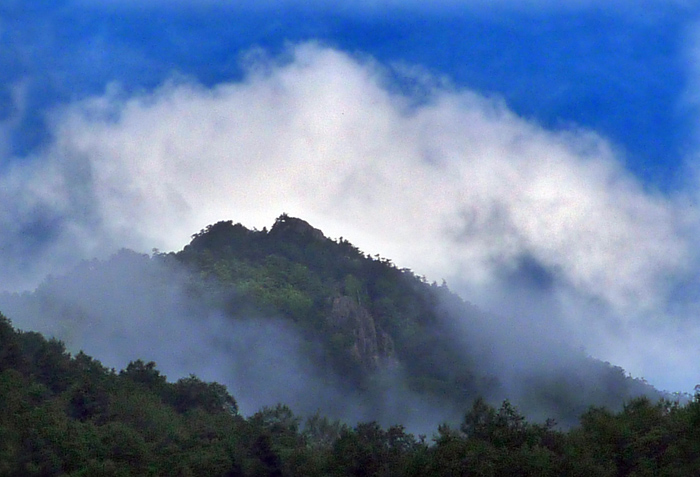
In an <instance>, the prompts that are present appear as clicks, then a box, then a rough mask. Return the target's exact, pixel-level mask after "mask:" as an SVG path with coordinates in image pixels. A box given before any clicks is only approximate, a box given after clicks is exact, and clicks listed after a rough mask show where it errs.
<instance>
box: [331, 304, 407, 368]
mask: <svg viewBox="0 0 700 477" xmlns="http://www.w3.org/2000/svg"><path fill="white" fill-rule="evenodd" d="M328 320H329V321H330V323H331V325H332V326H334V327H336V328H337V329H338V330H339V331H342V332H344V333H348V334H351V335H352V336H353V338H354V342H353V343H352V345H351V347H350V354H351V355H352V357H353V358H355V359H356V360H357V361H358V362H359V363H360V364H361V366H362V367H363V368H364V369H366V370H374V369H377V368H379V367H385V366H392V365H393V364H395V363H396V358H395V355H394V340H392V338H391V336H389V334H388V333H386V332H385V331H383V330H382V329H381V328H380V327H379V326H378V325H377V324H376V323H375V321H374V318H373V317H372V315H371V314H370V313H369V311H367V309H366V308H364V307H363V306H361V305H360V304H358V303H357V302H356V301H355V300H353V299H352V298H350V297H348V296H339V297H336V298H334V299H333V303H332V307H331V314H330V316H329V317H328Z"/></svg>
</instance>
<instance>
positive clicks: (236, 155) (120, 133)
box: [0, 43, 700, 414]
mask: <svg viewBox="0 0 700 477" xmlns="http://www.w3.org/2000/svg"><path fill="white" fill-rule="evenodd" d="M243 64H244V69H245V74H244V75H243V78H242V79H241V80H240V81H234V82H224V83H219V84H216V85H213V86H205V85H203V84H200V83H198V82H196V81H194V80H191V79H188V78H182V77H174V78H173V79H171V80H170V81H168V82H166V83H165V84H163V85H161V86H160V87H159V88H158V89H157V90H155V91H152V92H143V91H142V92H139V93H134V92H133V91H129V90H127V89H123V88H121V87H120V86H119V84H112V85H110V86H109V87H107V88H106V90H105V91H104V93H103V94H100V95H98V96H94V97H91V98H89V99H86V100H80V101H75V102H71V103H68V104H65V105H63V106H61V107H56V108H55V109H54V110H53V111H52V112H51V114H50V115H49V116H48V124H49V130H50V136H51V140H50V141H49V142H48V143H47V144H46V145H45V146H44V147H42V148H41V149H39V150H35V151H33V152H32V153H30V154H28V155H27V156H26V157H22V158H18V157H9V158H5V161H4V162H5V166H4V168H3V171H2V174H1V175H0V201H2V203H3V204H4V207H3V209H2V211H0V249H1V250H2V254H1V255H0V279H1V280H2V283H3V284H4V287H5V288H6V289H9V290H15V291H21V290H23V289H33V288H34V287H36V286H37V285H38V284H39V283H41V281H42V280H43V279H44V277H45V276H46V275H48V274H50V273H53V274H62V273H67V272H68V271H69V270H71V269H72V267H73V266H75V264H76V263H78V262H79V261H80V260H83V259H91V258H93V257H98V258H102V259H104V258H106V257H109V256H110V254H112V253H114V251H115V250H118V249H119V248H121V247H127V248H131V249H134V250H138V251H140V252H147V251H150V250H151V249H152V248H158V249H160V250H166V251H168V250H178V249H180V248H181V247H182V246H183V245H184V244H185V243H187V241H188V238H189V237H190V235H191V234H192V233H194V232H195V231H197V230H200V229H201V228H202V227H204V226H206V225H207V224H211V223H214V222H216V221H219V220H223V219H233V220H234V221H236V222H241V223H243V224H245V225H246V226H248V227H257V228H262V227H265V226H269V225H270V224H271V223H272V222H273V220H274V217H276V216H277V215H279V214H280V213H281V212H287V213H289V214H291V215H294V216H298V217H301V218H303V219H305V220H308V221H309V222H311V223H312V224H313V225H314V226H315V227H318V228H320V229H322V230H323V231H324V233H326V235H328V236H331V237H341V236H342V237H345V238H346V239H348V240H350V241H351V242H352V243H353V244H355V245H357V246H358V247H360V248H361V249H362V250H364V251H366V252H368V253H371V254H375V253H377V254H381V255H382V256H385V257H389V258H391V259H392V260H393V261H394V263H396V264H397V266H399V267H407V268H410V269H412V270H413V271H415V272H416V273H417V274H419V275H425V276H426V277H427V279H428V280H437V281H440V280H442V279H446V280H447V282H448V284H449V285H450V287H451V288H452V289H453V290H455V291H457V292H458V293H459V294H460V295H461V296H462V297H463V298H464V299H466V300H468V301H470V302H472V303H474V304H476V305H478V306H480V307H482V308H483V309H485V310H487V311H489V312H492V313H493V315H494V316H498V317H504V318H502V319H504V320H506V321H503V322H500V323H498V324H494V325H493V327H492V329H491V331H489V333H498V332H499V331H502V333H503V334H502V336H503V338H504V340H505V341H504V342H505V343H518V342H521V341H522V340H523V339H524V337H527V341H528V343H530V342H532V343H533V346H531V347H530V346H528V348H527V349H528V350H531V349H540V350H541V351H542V352H545V351H546V350H547V349H548V347H547V346H536V344H537V340H538V339H539V337H541V336H542V335H543V333H544V334H546V335H547V340H548V341H552V342H565V343H567V345H568V346H570V347H571V348H573V349H579V348H581V349H584V350H585V353H587V354H590V355H592V356H594V357H596V358H599V359H602V360H606V361H610V362H612V363H614V364H616V365H620V366H622V367H623V368H624V369H625V370H627V371H628V372H630V373H632V374H633V375H635V376H639V377H645V378H646V379H647V380H649V382H651V383H652V384H654V385H656V386H658V387H659V388H661V389H667V390H669V391H690V390H692V388H693V386H694V384H695V381H696V379H697V367H696V364H695V363H697V362H698V359H697V358H700V351H698V349H697V346H696V345H695V344H694V342H693V337H696V336H698V330H699V329H700V328H699V327H698V325H697V323H696V322H695V321H694V320H692V319H691V318H692V314H691V311H692V310H694V309H695V305H696V300H697V298H696V297H693V296H692V295H691V294H689V293H686V294H682V293H679V290H681V289H684V288H685V289H692V287H693V285H694V284H697V283H698V277H697V272H696V271H695V270H696V269H697V266H696V265H697V263H698V257H697V250H698V247H697V246H696V241H697V239H696V237H697V234H696V231H697V230H698V221H697V214H696V213H693V210H694V208H695V206H696V203H697V201H696V199H695V196H694V195H693V194H692V193H691V190H690V189H688V190H684V191H680V192H678V193H675V194H673V195H663V194H661V193H659V192H657V191H654V190H650V188H648V187H646V186H644V185H643V184H641V183H640V182H639V181H638V180H637V179H636V178H635V177H634V176H632V175H631V174H630V173H629V172H627V170H626V169H625V167H624V154H623V152H622V151H620V150H618V149H617V147H616V146H615V145H613V144H611V143H610V142H608V141H607V140H606V139H605V138H604V137H602V136H600V135H599V134H597V133H596V132H594V131H590V130H584V129H581V128H577V127H575V126H571V127H566V128H559V129H547V128H545V127H544V126H541V125H539V124H537V123H536V122H533V121H529V120H527V119H524V118H522V117H519V116H518V115H516V114H515V113H513V112H512V111H511V110H510V109H509V107H508V105H507V104H505V102H504V101H503V100H501V99H499V98H497V97H486V96H483V95H480V94H478V93H475V92H473V91H469V90H466V89H460V88H457V87H455V86H453V85H451V84H450V82H449V80H447V81H446V80H444V79H438V78H435V77H432V76H431V75H429V74H426V73H425V72H424V71H422V70H417V69H410V68H408V69H407V68H401V69H398V70H397V69H392V68H391V67H390V66H387V65H384V64H380V63H379V62H378V61H376V60H374V59H372V58H370V57H367V56H365V55H353V54H349V53H347V52H343V51H339V50H337V49H334V48H331V47H327V46H324V45H322V44H318V43H303V44H300V45H291V46H289V48H288V49H287V50H286V51H285V52H284V53H283V54H281V55H279V56H271V55H269V54H267V53H266V52H264V51H252V52H251V53H250V54H249V55H247V56H246V59H245V61H244V63H243ZM397 77H401V80H402V81H403V82H404V84H415V85H417V87H416V88H415V89H414V90H412V91H408V92H407V91H405V90H404V89H402V88H396V87H394V86H395V83H394V81H395V79H396V78H397ZM84 271H85V273H86V275H85V276H86V277H87V276H89V274H88V270H85V269H84ZM137 272H138V271H129V272H125V273H124V274H123V275H120V276H118V277H115V278H114V279H110V280H112V281H115V283H116V282H118V281H119V280H120V279H121V280H126V281H127V283H126V285H129V283H128V282H130V281H131V280H134V281H135V282H138V279H132V278H130V279H128V280H127V279H126V278H125V277H137V276H138V273H137ZM74 273H75V272H74ZM139 273H140V272H139ZM75 280H76V284H80V285H76V287H75V289H74V290H73V291H72V292H71V293H72V295H73V296H78V295H82V294H84V293H87V292H86V291H85V290H89V286H90V285H91V284H92V283H93V281H92V280H89V281H84V280H83V279H82V278H80V277H79V275H78V276H76V279H75ZM47 283H50V282H47ZM42 287H43V288H42ZM47 287H49V285H47V284H44V285H42V286H41V287H40V288H39V290H40V291H41V290H42V289H44V290H45V289H47ZM166 288H167V287H166ZM127 289H128V290H130V291H129V292H126V293H125V294H123V295H120V296H121V297H120V298H117V296H115V297H114V298H110V299H103V298H104V297H103V296H100V299H99V300H98V299H95V300H94V303H93V304H91V303H90V302H88V303H87V304H83V302H82V301H80V303H81V304H80V307H87V308H88V309H89V310H90V313H89V314H90V315H92V314H93V313H97V316H101V317H104V319H102V318H100V319H99V320H98V321H97V323H99V324H97V325H91V326H96V330H97V331H90V330H91V327H83V326H80V327H74V328H72V329H70V330H58V329H56V326H57V325H56V324H55V323H53V322H50V321H47V320H45V319H44V318H43V317H44V316H46V315H45V312H46V310H43V311H42V313H44V314H36V317H35V318H31V317H30V316H29V315H26V314H22V313H20V312H19V311H18V310H14V313H13V311H12V310H2V311H3V312H5V313H6V314H7V315H8V316H9V317H10V318H11V319H13V320H14V322H15V324H16V325H17V326H18V327H20V328H23V329H37V330H38V331H44V330H46V332H47V333H49V334H52V333H53V334H55V335H56V336H58V337H60V338H61V339H64V340H65V341H66V342H67V343H68V344H69V346H70V347H71V349H77V348H76V347H79V348H83V349H85V351H86V352H88V353H90V354H94V356H95V357H96V358H98V359H100V360H102V361H103V362H104V363H105V364H107V365H109V366H115V367H123V366H125V364H126V362H125V360H127V359H128V360H131V359H136V358H142V359H153V360H154V361H156V362H157V363H158V365H159V367H160V368H161V369H162V370H163V371H164V372H165V374H167V375H168V376H169V377H172V378H175V377H178V376H182V375H187V374H189V373H190V372H194V373H196V374H197V375H198V376H200V377H202V378H203V379H215V380H217V381H220V382H222V383H224V384H227V385H229V386H230V388H231V391H232V393H233V394H234V396H235V397H236V398H237V399H239V400H240V401H241V404H242V408H244V409H251V408H253V407H254V408H256V409H257V408H259V407H260V406H259V405H260V404H261V403H266V402H270V403H272V402H276V401H277V400H281V401H283V402H288V403H297V402H299V403H301V402H302V401H303V399H295V398H294V397H290V396H293V395H294V392H295V391H293V389H298V388H303V387H304V386H305V384H304V383H308V382H317V381H315V380H318V379H321V382H320V383H321V384H319V386H320V388H321V389H328V391H327V392H328V393H329V395H333V396H335V394H333V393H335V392H336V391H335V383H330V384H329V385H327V386H326V384H324V383H323V380H322V379H323V378H318V377H316V376H315V374H314V372H311V373H310V374H309V373H308V372H307V371H305V369H306V364H307V363H305V361H304V358H303V356H297V355H298V353H297V351H296V347H297V344H296V343H297V339H296V338H295V337H294V333H293V332H290V331H289V330H286V329H285V328H284V326H281V327H280V326H278V325H280V322H279V321H278V320H275V318H274V317H267V318H266V319H267V320H268V321H266V323H268V324H266V325H261V326H263V328H259V327H257V325H256V326H253V327H252V329H251V328H247V327H246V325H245V322H241V323H237V325H236V326H240V328H237V329H236V330H231V336H240V337H241V339H242V340H243V341H244V342H253V343H257V342H258V341H260V342H261V343H260V349H261V350H262V356H264V357H265V358H264V359H263V358H261V359H260V360H259V361H256V363H258V362H260V363H270V364H269V366H268V365H267V364H266V365H265V369H266V370H267V369H268V368H269V369H279V371H280V376H298V377H299V379H294V380H292V381H293V382H290V383H288V384H289V386H290V387H286V388H285V390H284V392H282V391H275V390H274V389H272V390H269V389H267V388H264V389H257V388H256V387H255V383H253V384H251V386H250V387H249V389H253V390H256V392H259V393H260V394H262V395H268V396H270V398H269V401H268V400H267V398H265V397H261V396H256V397H255V399H256V400H255V401H254V402H255V405H254V404H253V397H250V401H248V399H249V398H248V397H246V395H245V393H246V391H245V390H244V388H245V386H243V385H239V384H235V383H236V382H238V381H236V379H240V380H242V381H240V382H245V380H244V377H241V376H245V374H241V375H240V376H238V377H236V378H235V379H234V378H231V377H230V376H228V377H227V371H223V370H221V369H220V366H221V363H222V362H224V357H225V356H228V355H227V354H226V353H227V352H228V351H225V350H228V349H232V350H236V349H240V347H241V346H242V345H241V343H240V342H238V341H229V342H226V343H223V344H216V345H212V343H218V342H217V341H216V340H215V338H218V339H220V337H221V336H223V335H226V334H227V333H223V332H222V330H226V331H228V327H230V326H232V325H231V324H230V323H227V322H226V321H225V320H224V321H222V320H221V318H220V317H217V316H218V315H217V314H216V312H213V311H211V310H209V311H201V310H200V311H197V312H196V313H195V312H191V313H190V312H187V313H185V314H184V315H183V314H182V312H181V310H187V309H188V307H191V306H194V305H191V304H186V306H183V305H182V303H179V302H178V300H180V299H181V298H179V296H180V294H179V293H178V292H177V290H175V291H172V290H171V291H170V292H167V293H166V291H164V290H158V291H157V294H160V295H159V296H160V298H159V300H161V301H158V303H159V304H158V305H154V306H155V309H154V310H153V311H152V312H150V313H145V314H144V313H142V312H140V311H139V310H140V309H141V308H146V309H147V308H148V306H150V305H149V303H150V300H151V299H150V298H149V297H148V296H149V295H148V294H145V295H143V296H140V295H139V294H138V293H136V292H135V291H134V290H133V289H129V288H127ZM115 293H116V291H115ZM168 293H174V295H173V296H174V298H173V297H171V298H167V296H169V295H168ZM139 300H140V302H139ZM109 303H112V304H113V306H112V307H109V306H107V304H109ZM80 307H79V308H80ZM124 307H127V309H125V308H124ZM95 308H97V310H95ZM109 308H113V309H112V310H110V309H109ZM120 309H122V310H125V312H124V313H120V312H119V311H118V310H120ZM195 309H196V306H195ZM127 311H128V313H127ZM98 312H99V313H98ZM13 314H14V315H16V316H13ZM170 315H172V316H173V317H174V318H173V319H174V321H173V322H174V323H177V325H174V326H171V325H166V324H165V323H166V321H164V320H163V318H162V317H163V316H170ZM170 321H171V320H170V319H169V320H167V323H170ZM104 323H109V327H107V328H106V329H105V328H103V327H104V326H106V325H105V324H104ZM188 323H190V324H188ZM192 323H197V324H196V325H194V324H192ZM268 326H269V328H268ZM188 327H191V328H188ZM131 328H134V329H138V330H140V331H139V333H138V334H137V335H134V336H131V335H129V334H127V332H126V331H124V330H125V329H131ZM273 329H279V330H280V331H271V330H273ZM261 330H263V331H261ZM533 330H538V332H534V331H533ZM71 333H73V334H74V335H75V336H73V335H71ZM269 333H273V335H274V336H275V337H276V338H275V339H276V340H278V341H279V343H281V344H280V346H277V347H275V349H274V350H270V351H271V352H273V351H274V352H276V351H277V350H280V349H283V350H285V352H284V355H285V356H291V357H292V359H288V360H286V359H285V360H283V361H284V362H283V363H281V364H275V363H278V360H279V354H277V358H274V356H275V354H274V353H272V354H271V355H269V356H268V354H267V352H266V351H265V350H266V348H265V346H264V345H265V343H266V342H267V339H263V336H267V334H269ZM140 336H143V337H149V339H150V338H154V339H155V338H157V339H159V340H161V342H162V343H164V344H163V347H162V349H161V350H160V351H158V350H152V349H147V348H148V347H147V346H146V345H145V343H147V342H148V340H145V339H144V340H142V341H141V340H139V339H138V338H139V337H140ZM183 336H184V337H187V338H188V339H189V340H190V341H186V342H183V343H182V344H178V343H180V342H181V341H182V340H181V338H182V337H183ZM231 339H232V340H234V338H231ZM212 340H213V341H212ZM256 340H257V341H256ZM132 341H133V343H132ZM696 342H697V341H695V343H696ZM139 343H143V345H139ZM139 346H144V347H143V348H139ZM253 348H254V349H257V348H258V347H257V346H255V347H253ZM507 349H508V348H507V347H503V348H502V349H495V350H492V353H495V355H493V360H492V363H493V366H498V363H504V356H503V355H502V354H501V353H504V352H506V351H507ZM91 350H94V351H95V352H94V353H91ZM170 350H177V352H172V353H171V352H170ZM201 350H206V352H205V353H204V355H202V351H201ZM234 352H235V351H234ZM256 352H257V351H256ZM149 353H150V354H151V355H150V356H149ZM523 353H525V352H523ZM529 353H530V351H528V352H527V353H525V354H526V355H527V357H528V359H525V360H523V361H522V362H523V363H525V364H523V365H524V366H528V369H532V370H537V369H540V368H543V369H544V370H546V369H547V368H548V367H550V366H551V365H552V362H555V361H558V360H559V359H560V358H561V355H554V356H550V355H546V354H543V355H541V356H539V357H538V356H531V355H530V354H529ZM151 356H152V357H151ZM543 356H546V358H544V357H543ZM226 362H228V361H226ZM509 362H510V361H509ZM280 366H281V367H280ZM285 366H291V367H285ZM502 366H504V367H507V365H506V364H503V365H502ZM190 367H192V368H194V369H189V368H190ZM516 371H517V370H513V372H516ZM231 372H234V371H231ZM267 372H268V371H265V373H267ZM509 372H510V371H509ZM533 372H534V371H533ZM219 373H223V374H219ZM241 373H243V372H242V371H241ZM268 381H274V380H271V379H268ZM280 382H285V380H284V379H283V378H282V377H280ZM238 386H240V388H239V387H238ZM290 389H291V390H290ZM323 392H324V393H325V392H326V391H323ZM239 394H240V396H239ZM327 401H332V399H327ZM248 402H250V404H248ZM299 405H300V406H301V404H299ZM352 407H353V406H352V405H348V408H352ZM360 414H361V412H360Z"/></svg>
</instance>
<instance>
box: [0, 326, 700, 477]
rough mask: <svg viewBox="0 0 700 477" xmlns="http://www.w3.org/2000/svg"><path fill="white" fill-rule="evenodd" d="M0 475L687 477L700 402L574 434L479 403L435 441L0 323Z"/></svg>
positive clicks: (593, 415)
mask: <svg viewBox="0 0 700 477" xmlns="http://www.w3.org/2000/svg"><path fill="white" fill-rule="evenodd" d="M0 409H2V412H0V475H3V476H8V477H33V476H42V477H44V476H47V477H51V476H70V477H78V476H91V477H92V476H147V475H151V476H203V477H204V476H206V477H210V476H251V477H253V476H255V477H258V476H259V477H262V476H300V477H301V476H304V477H314V476H338V477H340V476H358V477H359V476H377V477H379V476H382V477H384V476H386V477H389V476H392V477H401V476H407V477H408V476H415V477H418V476H426V475H431V476H455V475H463V476H472V475H473V476H504V477H505V476H513V475H521V476H533V477H535V476H537V477H548V476H552V477H554V476H557V477H561V476H581V477H583V476H585V477H588V476H592V475H595V476H611V477H612V476H647V475H649V476H651V475H654V476H661V477H664V476H668V477H671V476H678V477H680V476H683V477H685V476H689V475H697V472H698V469H700V457H698V456H700V432H699V429H700V395H698V396H696V398H695V399H694V400H693V401H692V402H690V403H688V404H686V405H685V406H679V405H677V404H673V403H670V402H667V401H660V402H658V403H653V402H652V401H650V400H649V399H647V398H637V399H633V400H631V401H630V402H628V403H627V404H626V405H625V406H624V407H623V409H622V410H621V411H620V412H618V413H614V412H611V411H609V410H606V409H604V408H598V407H593V408H590V409H589V410H587V411H586V412H585V413H584V414H583V415H582V416H581V419H580V425H579V426H578V427H576V428H574V429H571V430H569V431H567V432H562V431H558V430H556V429H554V428H552V426H551V425H550V423H545V424H532V423H529V422H528V421H527V420H526V419H525V418H524V417H523V416H522V415H521V414H520V413H519V412H518V410H517V409H516V408H515V407H514V406H513V405H512V404H511V403H510V402H508V401H504V402H503V403H502V404H501V405H500V406H499V407H493V406H490V405H488V404H487V403H485V402H484V401H483V400H481V399H477V400H475V401H474V402H473V404H472V405H471V406H470V407H468V408H467V409H466V412H465V413H464V414H463V417H462V419H461V421H460V423H459V424H458V425H456V426H447V425H443V426H440V427H439V428H437V429H436V430H435V432H434V433H433V434H432V436H431V438H426V437H425V436H419V437H418V438H416V437H415V436H414V435H412V434H409V433H407V432H406V431H405V429H404V428H403V427H402V426H391V427H389V428H383V427H381V426H380V425H378V424H377V423H375V422H361V423H356V424H355V425H352V426H351V425H346V424H342V423H340V422H337V421H331V420H328V419H327V418H325V417H323V416H320V415H314V416H311V417H309V418H308V419H306V420H305V421H302V419H300V418H299V417H298V416H296V415H295V414H294V413H293V412H292V411H291V410H290V409H289V408H288V407H286V406H284V405H278V406H276V407H271V408H263V409H261V410H260V411H259V412H257V413H255V414H254V415H252V416H250V417H248V418H245V417H242V416H240V415H239V414H238V411H237V406H236V401H235V399H234V398H233V397H232V396H231V395H229V394H228V392H227V390H226V388H225V387H224V386H222V385H220V384H217V383H207V382H204V381H202V380H200V379H198V378H197V377H196V376H189V377H186V378H183V379H179V380H178V381H176V382H174V383H173V382H168V381H167V379H166V377H165V376H163V375H162V374H161V373H160V372H159V371H158V369H157V368H156V367H155V365H154V363H151V362H149V363H144V362H143V361H140V360H137V361H134V362H131V363H130V364H129V365H128V366H127V367H126V369H124V370H122V371H120V372H116V371H115V370H113V369H112V370H110V369H107V368H105V367H104V366H102V364H101V363H100V362H99V361H97V360H95V359H93V358H91V357H89V356H87V355H85V354H84V353H79V354H77V355H76V356H74V357H73V356H70V355H69V354H68V353H67V352H66V350H65V348H64V346H63V344H62V343H60V342H58V341H56V340H46V339H45V338H43V337H42V336H41V335H39V334H37V333H34V332H18V331H16V330H15V329H13V327H12V326H11V323H10V322H9V320H7V319H6V318H5V317H4V316H2V315H0Z"/></svg>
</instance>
